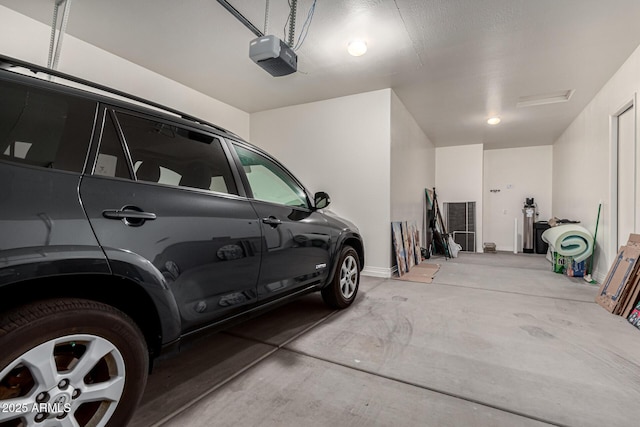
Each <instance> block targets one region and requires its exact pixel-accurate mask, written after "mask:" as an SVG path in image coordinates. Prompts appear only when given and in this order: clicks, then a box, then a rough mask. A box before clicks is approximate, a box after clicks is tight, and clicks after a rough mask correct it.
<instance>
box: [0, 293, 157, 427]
mask: <svg viewBox="0 0 640 427" xmlns="http://www.w3.org/2000/svg"><path fill="white" fill-rule="evenodd" d="M0 348H1V349H2V355H0V408H1V409H2V411H0V426H3V427H5V426H6V427H14V426H32V425H38V426H40V425H41V426H45V427H46V426H123V425H126V423H127V422H128V420H129V419H130V418H131V415H132V414H133V411H134V410H135V408H136V406H137V404H138V402H139V401H140V398H141V397H142V392H143V391H144V387H145V383H146V379H147V369H148V361H149V356H148V352H147V347H146V344H145V340H144V336H143V335H142V333H141V332H140V330H139V329H138V327H137V326H136V325H135V324H134V323H133V321H132V320H131V319H130V318H129V317H128V316H126V315H125V314H124V313H122V312H120V311H118V310H116V309H115V308H113V307H111V306H108V305H105V304H101V303H98V302H94V301H88V300H81V299H55V300H47V301H42V302H38V303H33V304H29V305H26V306H23V307H21V308H18V309H16V310H13V311H10V312H8V313H5V314H3V315H1V316H0Z"/></svg>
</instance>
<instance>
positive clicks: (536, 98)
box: [516, 89, 575, 108]
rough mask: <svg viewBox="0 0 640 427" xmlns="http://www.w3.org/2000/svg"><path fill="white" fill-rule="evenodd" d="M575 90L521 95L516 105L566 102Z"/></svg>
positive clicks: (531, 105)
mask: <svg viewBox="0 0 640 427" xmlns="http://www.w3.org/2000/svg"><path fill="white" fill-rule="evenodd" d="M573 92H575V90H574V89H570V90H562V91H559V92H553V93H545V94H542V95H529V96H521V97H520V98H518V104H517V105H516V107H518V108H521V107H533V106H534V105H546V104H556V103H558V102H567V101H568V100H570V99H571V96H572V95H573Z"/></svg>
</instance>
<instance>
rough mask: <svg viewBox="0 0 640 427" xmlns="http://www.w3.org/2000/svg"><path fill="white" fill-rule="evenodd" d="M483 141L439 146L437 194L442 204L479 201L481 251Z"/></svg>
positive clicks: (479, 243) (478, 247) (479, 242)
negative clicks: (453, 145)
mask: <svg viewBox="0 0 640 427" xmlns="http://www.w3.org/2000/svg"><path fill="white" fill-rule="evenodd" d="M483 149H484V146H483V144H473V145H458V146H455V147H437V148H436V194H437V196H438V202H439V205H440V208H441V209H442V207H443V203H455V202H476V230H477V231H476V251H478V252H481V251H482V242H483V236H482V226H483V222H482V221H483V217H482V214H483V199H482V189H483V187H482V179H483V172H482V171H483V162H484V154H483Z"/></svg>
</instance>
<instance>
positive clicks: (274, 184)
mask: <svg viewBox="0 0 640 427" xmlns="http://www.w3.org/2000/svg"><path fill="white" fill-rule="evenodd" d="M232 147H233V148H234V150H235V153H236V155H237V158H236V161H237V162H238V163H239V165H240V166H239V169H242V172H243V177H242V178H243V180H244V181H245V187H246V188H247V191H250V192H251V194H248V196H249V197H252V204H253V207H254V209H255V210H256V212H257V213H258V217H259V218H260V222H261V225H262V235H263V242H262V245H263V247H262V251H263V254H262V266H261V268H260V280H259V283H258V299H259V300H260V301H261V302H266V301H269V300H271V299H275V298H278V297H279V296H282V295H284V294H288V293H292V292H295V291H296V290H302V289H305V288H308V287H312V286H316V285H318V284H321V283H324V282H325V281H326V279H327V276H328V272H329V254H330V250H331V243H332V242H331V234H330V229H329V226H328V224H327V221H326V220H325V218H324V217H323V215H322V214H321V213H319V212H317V211H316V210H315V209H313V208H312V206H311V203H310V201H309V197H308V196H307V192H306V191H305V189H304V187H303V186H302V185H301V184H300V183H299V182H298V181H297V180H296V179H295V178H294V177H293V175H291V174H290V173H289V172H288V171H287V170H286V169H284V168H283V167H282V166H280V165H279V164H278V163H277V162H276V161H275V160H273V159H271V158H269V157H268V156H267V155H265V154H263V153H261V152H259V151H257V150H255V149H253V148H252V147H249V146H245V145H241V144H239V143H233V144H232Z"/></svg>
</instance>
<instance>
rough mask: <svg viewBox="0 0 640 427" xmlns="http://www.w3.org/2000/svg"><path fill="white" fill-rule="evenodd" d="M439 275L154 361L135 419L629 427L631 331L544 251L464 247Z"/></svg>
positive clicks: (635, 387)
mask: <svg viewBox="0 0 640 427" xmlns="http://www.w3.org/2000/svg"><path fill="white" fill-rule="evenodd" d="M427 262H432V263H433V262H436V263H439V264H440V265H441V269H440V271H439V272H438V273H437V275H436V277H435V279H434V283H432V284H422V283H411V282H404V281H399V280H391V279H389V280H385V279H378V278H371V277H363V278H362V282H361V284H360V291H359V294H358V298H357V300H356V302H355V303H354V305H353V306H352V307H350V308H349V309H347V310H344V311H339V312H337V311H331V310H328V309H327V308H325V307H324V305H323V303H322V300H321V298H320V295H319V294H314V295H308V296H306V297H304V298H302V299H300V300H299V301H296V302H294V303H292V304H289V305H287V306H285V307H282V308H280V309H278V310H276V311H273V312H270V313H268V314H266V315H264V316H262V317H259V318H256V319H254V320H251V321H249V322H247V323H244V324H242V325H240V326H237V327H235V328H232V329H230V330H228V331H225V332H222V333H219V334H216V335H212V336H210V337H207V338H203V339H200V340H199V341H197V342H195V343H193V344H192V345H191V346H190V347H189V348H187V349H185V350H184V351H183V352H182V353H181V354H180V355H178V356H177V357H174V358H172V359H167V360H162V361H160V362H159V363H158V364H157V365H156V367H155V369H154V373H153V374H152V375H151V376H150V377H149V383H148V385H147V390H146V392H145V395H144V398H143V402H142V404H141V407H140V408H139V410H138V412H137V413H136V416H135V418H134V420H133V421H132V425H133V426H149V425H163V426H300V425H304V426H305V427H310V426H332V427H337V426H349V425H354V426H355V425H358V426H509V427H513V426H539V425H562V426H565V425H566V426H581V427H582V426H597V427H601V426H625V427H626V426H629V425H633V424H635V422H636V420H638V419H640V405H639V404H638V402H640V330H638V329H636V328H634V327H633V326H631V325H630V324H629V323H628V322H627V321H626V320H625V319H623V318H621V317H618V316H613V315H611V314H609V313H608V312H607V311H606V310H604V309H603V308H601V307H600V306H598V305H597V304H595V303H594V302H593V300H594V298H595V295H596V292H597V286H595V285H589V284H587V283H586V282H585V281H584V280H582V279H573V278H568V277H565V276H562V275H558V274H554V273H552V272H551V266H550V264H549V263H548V262H547V261H546V260H545V259H544V257H543V256H542V255H523V254H520V255H513V254H503V253H499V254H465V253H462V254H461V256H460V257H459V258H457V259H455V260H448V261H447V260H444V259H436V260H433V259H432V260H429V261H427Z"/></svg>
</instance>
